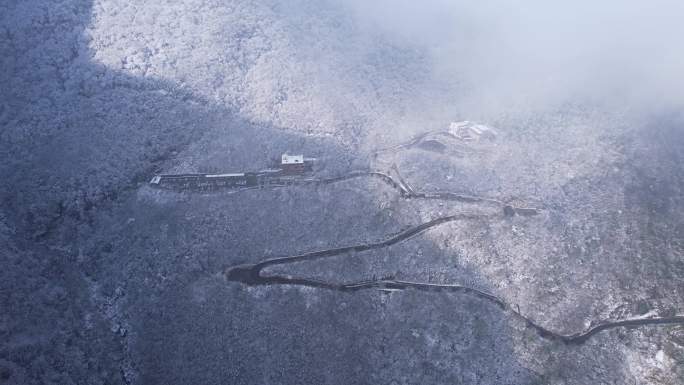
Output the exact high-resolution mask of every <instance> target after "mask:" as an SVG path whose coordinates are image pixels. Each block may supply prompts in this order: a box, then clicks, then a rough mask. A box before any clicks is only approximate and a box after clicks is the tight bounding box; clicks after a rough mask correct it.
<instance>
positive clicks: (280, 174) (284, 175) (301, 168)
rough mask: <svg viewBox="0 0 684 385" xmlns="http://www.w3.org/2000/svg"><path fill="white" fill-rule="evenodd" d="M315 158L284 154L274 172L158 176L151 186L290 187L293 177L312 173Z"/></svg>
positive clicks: (272, 169) (200, 187) (204, 188)
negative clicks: (283, 185) (287, 185)
mask: <svg viewBox="0 0 684 385" xmlns="http://www.w3.org/2000/svg"><path fill="white" fill-rule="evenodd" d="M314 161H315V159H314V158H305V157H304V155H288V154H283V155H282V157H281V161H280V163H277V164H275V165H273V168H269V169H265V170H261V171H256V172H240V173H223V174H158V175H155V176H154V177H153V178H152V180H150V184H152V185H153V186H156V187H165V188H173V189H199V190H207V189H216V188H247V187H259V186H269V185H282V184H287V182H288V180H289V179H293V177H296V176H300V175H305V174H307V173H309V172H311V171H313V163H314Z"/></svg>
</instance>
